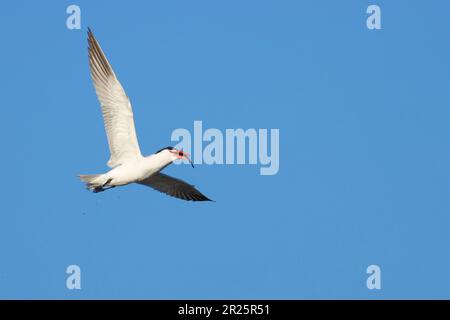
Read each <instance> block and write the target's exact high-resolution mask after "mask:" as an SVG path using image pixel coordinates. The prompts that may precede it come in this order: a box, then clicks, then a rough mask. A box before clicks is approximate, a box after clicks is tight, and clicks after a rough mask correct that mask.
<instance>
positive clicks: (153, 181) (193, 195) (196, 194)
mask: <svg viewBox="0 0 450 320" xmlns="http://www.w3.org/2000/svg"><path fill="white" fill-rule="evenodd" d="M138 183H139V184H143V185H146V186H149V187H152V188H153V189H155V190H158V191H159V192H162V193H165V194H167V195H169V196H172V197H175V198H178V199H182V200H186V201H211V199H208V198H207V197H206V196H205V195H203V194H202V193H201V192H200V191H198V190H197V189H196V188H195V187H194V186H193V185H190V184H188V183H186V182H184V181H183V180H180V179H177V178H173V177H171V176H168V175H166V174H164V173H156V174H154V175H152V176H150V177H149V178H147V179H145V180H142V181H139V182H138Z"/></svg>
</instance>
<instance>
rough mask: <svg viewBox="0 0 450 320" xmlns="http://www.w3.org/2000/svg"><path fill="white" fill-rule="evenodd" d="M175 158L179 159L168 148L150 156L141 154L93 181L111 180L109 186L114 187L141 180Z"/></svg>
mask: <svg viewBox="0 0 450 320" xmlns="http://www.w3.org/2000/svg"><path fill="white" fill-rule="evenodd" d="M175 159H177V158H176V156H174V155H172V154H171V153H170V152H169V151H168V150H163V151H161V152H159V153H156V154H152V155H150V156H148V157H142V156H141V157H139V158H136V159H133V160H129V161H127V162H124V163H123V164H121V165H119V166H117V167H115V168H113V169H111V170H110V171H108V172H106V173H104V174H102V175H100V176H98V177H97V178H96V179H94V180H92V181H91V182H92V183H94V184H96V185H104V184H105V183H106V182H107V181H110V182H109V183H108V186H114V187H118V186H124V185H127V184H130V183H135V182H140V181H143V180H146V179H147V178H149V177H150V176H152V175H153V174H155V173H158V172H160V171H161V170H162V169H164V168H165V167H167V166H168V165H169V164H171V163H172V161H174V160H175Z"/></svg>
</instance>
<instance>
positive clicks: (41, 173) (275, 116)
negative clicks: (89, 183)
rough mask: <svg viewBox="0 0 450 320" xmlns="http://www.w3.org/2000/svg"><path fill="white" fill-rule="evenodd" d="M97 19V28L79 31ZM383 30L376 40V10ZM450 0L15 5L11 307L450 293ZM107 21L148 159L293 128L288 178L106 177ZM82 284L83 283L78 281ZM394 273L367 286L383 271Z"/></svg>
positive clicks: (9, 31) (5, 260)
mask: <svg viewBox="0 0 450 320" xmlns="http://www.w3.org/2000/svg"><path fill="white" fill-rule="evenodd" d="M73 3H75V4H77V5H79V6H80V7H81V15H82V17H81V18H82V29H81V30H68V29H67V28H66V18H67V16H68V15H67V14H66V8H67V6H68V5H70V4H73ZM372 3H375V4H378V5H380V6H381V9H382V30H380V31H371V30H368V29H367V28H366V18H367V16H368V15H367V14H366V9H367V6H368V5H369V4H372ZM449 11H450V3H449V2H448V1H437V0H436V1H406V0H404V1H381V0H377V1H370V2H369V1H356V0H355V1H332V0H329V1H318V0H314V1H312V0H311V1H273V0H272V1H261V0H258V1H256V0H255V1H237V0H236V1H235V0H233V1H231V0H229V1H206V0H204V1H199V0H191V1H147V2H144V1H128V2H125V1H122V4H119V3H118V1H117V2H113V1H95V2H94V1H75V2H68V1H53V2H50V1H46V2H42V1H40V2H38V1H33V2H32V1H14V2H13V1H9V2H5V3H2V5H1V11H0V34H1V42H0V56H1V59H0V60H1V62H0V64H1V72H0V88H1V89H0V91H1V107H0V119H1V126H0V139H1V146H2V152H1V157H0V165H1V168H2V170H1V171H2V172H1V180H2V183H1V186H0V188H1V190H0V191H1V193H0V194H1V212H0V298H182V299H184V298H193V299H195V298H274V299H281V298H287V299H297V298H369V299H378V298H388V299H389V298H450V273H449V270H450V258H449V245H450V232H449V227H450V196H449V195H450V138H449V137H450V125H449V124H450V107H449V106H450V59H449V57H450V45H449V43H450V41H449V25H448V12H449ZM87 26H90V27H91V28H92V29H93V31H94V33H95V35H96V36H97V38H98V39H99V41H100V43H101V45H102V47H103V49H104V50H105V52H106V54H107V56H108V58H109V60H110V62H111V63H112V65H113V67H114V69H115V71H116V73H117V75H118V77H119V79H120V80H121V82H122V84H123V85H124V87H125V90H126V91H127V93H128V95H129V96H130V98H131V101H132V103H133V106H134V113H135V119H136V127H137V132H138V137H139V140H140V145H141V149H142V151H143V153H144V154H151V153H153V152H154V151H155V150H158V149H159V148H161V147H164V146H167V145H170V144H173V143H171V141H170V134H171V132H172V130H174V129H176V128H187V129H190V130H192V126H193V121H194V120H202V121H203V126H204V128H205V129H206V128H219V129H221V130H225V129H226V128H279V129H280V171H279V173H278V175H275V176H261V175H259V166H256V165H240V166H239V165H228V166H227V165H216V166H208V165H198V166H197V167H196V168H195V169H191V168H190V167H189V166H171V167H168V168H167V169H166V170H165V171H166V172H167V173H170V174H172V175H175V176H177V177H180V178H182V179H185V180H187V181H189V182H191V183H193V184H195V185H196V186H198V187H199V189H200V190H201V191H203V192H204V193H205V194H206V195H208V196H210V197H211V198H213V199H215V200H216V201H217V202H215V203H188V202H184V201H180V200H176V199H173V198H169V197H167V196H165V195H162V194H159V193H158V192H155V191H153V190H151V189H149V188H144V187H142V186H138V185H131V186H127V187H124V188H117V189H114V190H111V191H108V192H104V193H102V194H92V193H89V192H87V191H86V190H85V189H84V187H83V185H82V183H81V182H80V181H78V179H77V178H76V175H77V174H79V173H95V172H104V171H106V170H107V167H106V164H105V163H106V161H107V160H108V157H109V151H108V148H107V143H106V137H105V133H104V129H103V124H102V118H101V114H100V109H99V105H98V102H97V98H96V96H95V92H94V89H93V86H92V83H91V80H90V76H89V69H88V63H87V44H86V28H87ZM71 264H77V265H79V266H80V267H81V270H82V290H79V291H77V290H74V291H70V290H68V289H67V288H66V278H67V274H66V268H67V266H68V265H71ZM371 264H377V265H379V266H380V267H381V270H382V290H378V291H377V290H368V289H367V287H366V279H367V276H368V275H367V274H366V268H367V266H369V265H371Z"/></svg>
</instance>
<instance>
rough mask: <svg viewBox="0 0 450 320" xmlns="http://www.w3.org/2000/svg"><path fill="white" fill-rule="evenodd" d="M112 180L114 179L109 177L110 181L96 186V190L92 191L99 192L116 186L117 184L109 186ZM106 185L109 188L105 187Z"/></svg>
mask: <svg viewBox="0 0 450 320" xmlns="http://www.w3.org/2000/svg"><path fill="white" fill-rule="evenodd" d="M111 181H112V179H108V181H106V182H105V183H104V184H103V185H102V186H98V187H95V188H94V190H92V191H93V192H94V193H98V192H102V191H106V190H108V189H112V188H115V187H116V186H108V183H110V182H111ZM106 186H108V188H105V187H106Z"/></svg>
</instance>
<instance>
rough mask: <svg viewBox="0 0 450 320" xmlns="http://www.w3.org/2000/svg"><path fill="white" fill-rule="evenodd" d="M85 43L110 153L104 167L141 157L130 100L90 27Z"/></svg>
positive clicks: (114, 165)
mask: <svg viewBox="0 0 450 320" xmlns="http://www.w3.org/2000/svg"><path fill="white" fill-rule="evenodd" d="M88 44H89V66H90V70H91V77H92V81H93V82H94V87H95V91H96V93H97V97H98V100H99V101H100V105H101V107H102V113H103V121H104V124H105V129H106V135H107V136H108V143H109V151H110V153H111V157H110V159H109V161H108V166H110V167H116V166H118V165H120V164H122V163H123V162H125V161H127V160H130V159H135V158H138V157H140V156H141V151H140V149H139V144H138V140H137V137H136V129H135V128H134V119H133V110H132V109H131V103H130V100H129V99H128V97H127V95H126V93H125V91H124V90H123V88H122V85H121V84H120V82H119V80H117V77H116V75H115V74H114V71H113V69H112V67H111V65H110V64H109V62H108V60H107V59H106V56H105V54H104V53H103V51H102V48H100V45H99V43H98V42H97V40H96V39H95V37H94V34H93V33H92V31H91V30H90V29H88Z"/></svg>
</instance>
